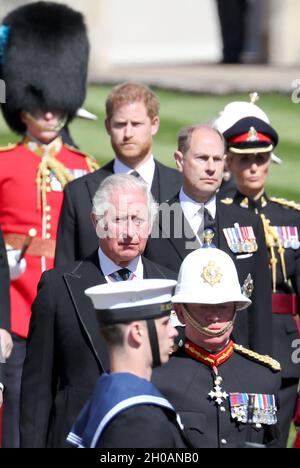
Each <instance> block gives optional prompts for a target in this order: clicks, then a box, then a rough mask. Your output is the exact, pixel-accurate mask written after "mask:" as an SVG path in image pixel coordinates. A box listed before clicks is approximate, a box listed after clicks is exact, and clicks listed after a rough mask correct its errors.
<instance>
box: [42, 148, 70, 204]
mask: <svg viewBox="0 0 300 468" xmlns="http://www.w3.org/2000/svg"><path fill="white" fill-rule="evenodd" d="M51 171H52V172H53V173H54V174H55V177H56V178H57V180H58V181H59V182H60V183H61V186H62V188H64V187H65V185H66V184H67V183H68V182H71V181H72V180H73V176H72V175H71V174H70V173H69V170H68V168H66V167H65V166H64V165H63V164H62V163H60V162H59V161H57V159H55V157H48V158H47V157H45V158H43V159H42V161H41V162H40V164H39V167H38V171H37V175H36V184H37V199H38V209H40V208H41V206H42V207H43V208H44V207H45V206H46V194H47V177H49V176H50V172H51Z"/></svg>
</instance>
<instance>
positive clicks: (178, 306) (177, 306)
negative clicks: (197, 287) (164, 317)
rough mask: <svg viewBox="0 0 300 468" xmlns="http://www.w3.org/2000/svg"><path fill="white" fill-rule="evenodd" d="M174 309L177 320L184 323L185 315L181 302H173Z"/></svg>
mask: <svg viewBox="0 0 300 468" xmlns="http://www.w3.org/2000/svg"><path fill="white" fill-rule="evenodd" d="M174 309H175V312H176V315H177V317H178V320H179V322H181V323H183V324H185V315H184V312H183V307H182V305H181V304H174Z"/></svg>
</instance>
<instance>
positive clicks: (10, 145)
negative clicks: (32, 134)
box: [0, 143, 17, 152]
mask: <svg viewBox="0 0 300 468" xmlns="http://www.w3.org/2000/svg"><path fill="white" fill-rule="evenodd" d="M16 147H17V143H8V145H5V146H0V151H1V152H3V151H11V150H13V149H15V148H16Z"/></svg>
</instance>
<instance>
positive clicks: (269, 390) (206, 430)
mask: <svg viewBox="0 0 300 468" xmlns="http://www.w3.org/2000/svg"><path fill="white" fill-rule="evenodd" d="M242 290H243V292H244V294H243V293H242V292H241V287H240V284H239V281H238V276H237V271H236V268H235V266H234V263H233V261H232V260H231V258H230V257H229V256H228V255H227V254H226V253H225V252H223V251H221V250H218V249H216V248H202V249H198V250H196V251H194V252H192V253H191V254H189V255H188V256H187V257H186V258H185V260H184V261H183V263H182V266H181V269H180V272H179V278H178V284H177V287H176V291H175V295H174V296H173V298H172V302H173V303H174V305H175V310H176V312H177V315H178V317H179V319H180V320H181V322H183V323H184V324H185V335H186V339H185V342H183V343H182V346H181V347H180V348H178V350H177V351H176V352H175V353H174V354H173V355H172V357H171V359H170V361H169V362H168V363H167V364H166V366H164V368H162V369H156V370H155V371H154V374H153V382H154V384H155V385H156V386H157V387H158V388H159V389H160V391H161V392H162V393H163V394H164V395H165V396H166V398H168V399H169V401H171V403H172V404H173V405H175V407H176V408H177V409H178V412H179V414H180V416H181V418H182V422H183V424H184V426H185V429H186V431H187V435H188V437H189V439H190V441H191V443H192V445H193V447H197V448H200V447H209V448H225V447H232V448H233V447H242V446H244V445H245V444H246V443H248V444H249V443H250V446H252V445H251V444H276V443H277V434H276V432H277V431H276V421H277V418H276V412H277V407H276V406H277V403H276V392H277V390H278V389H279V385H280V374H279V372H278V371H279V370H280V366H279V364H278V363H277V362H276V361H274V360H273V359H272V358H270V357H269V356H263V355H259V354H258V353H256V352H254V351H250V350H248V349H246V348H244V347H243V346H240V345H238V344H235V343H234V342H233V340H232V336H231V335H232V332H233V330H234V321H235V316H236V314H243V309H245V308H247V307H248V306H249V304H250V303H251V301H250V300H249V299H248V297H246V295H249V294H250V292H251V283H249V284H248V285H244V286H243V288H242ZM247 426H248V430H244V429H245V428H246V427H247Z"/></svg>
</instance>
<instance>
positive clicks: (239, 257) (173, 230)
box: [144, 196, 272, 355]
mask: <svg viewBox="0 0 300 468" xmlns="http://www.w3.org/2000/svg"><path fill="white" fill-rule="evenodd" d="M170 207H171V208H172V209H174V221H173V218H172V217H171V222H170V223H169V224H166V225H165V223H164V220H166V219H167V216H168V213H167V212H168V210H169V209H170ZM175 207H176V208H175ZM175 209H176V211H175ZM157 222H158V225H155V226H154V228H153V231H152V235H151V237H150V238H149V241H148V242H147V246H146V250H145V253H144V255H145V257H147V258H149V260H151V261H154V262H159V263H160V264H161V265H164V266H165V267H167V268H169V269H171V270H173V271H175V272H177V273H178V271H179V268H180V266H181V263H182V261H183V260H184V258H185V257H186V256H187V255H188V254H189V253H190V252H192V251H193V250H195V249H197V248H199V242H198V241H197V240H196V238H195V235H194V233H193V232H192V228H191V227H190V225H189V223H188V221H187V220H186V218H185V216H184V214H183V211H182V209H181V207H180V204H179V196H177V197H175V198H173V199H171V200H170V201H169V202H168V203H166V204H165V205H164V207H161V211H160V216H159V219H158V220H157ZM236 223H239V225H240V227H242V228H243V227H250V228H251V229H252V230H253V233H254V235H255V239H256V240H255V242H256V244H257V249H256V248H255V249H252V250H251V249H250V250H251V251H250V252H248V253H247V252H246V251H240V250H239V248H240V247H241V246H242V244H243V240H242V239H240V241H238V239H236V241H237V243H238V242H240V245H239V248H237V245H235V243H234V240H233V237H232V236H236V235H237V236H241V235H242V234H241V233H238V232H237V231H235V229H236V228H235V225H236ZM205 227H208V226H205ZM166 228H167V229H166ZM214 230H215V235H214V239H213V243H214V245H215V246H216V247H217V248H219V249H220V250H223V251H224V252H226V253H227V254H229V255H230V257H231V258H232V259H233V261H234V263H235V265H236V268H237V271H238V276H239V281H240V284H241V285H243V284H244V282H245V280H246V278H247V277H248V275H249V274H250V275H251V278H252V280H253V286H254V288H253V292H252V295H251V301H252V305H251V306H250V308H249V309H248V310H247V311H242V312H241V313H240V314H239V315H238V317H237V319H236V322H235V328H234V337H235V340H236V341H238V342H239V343H241V344H243V345H244V346H249V347H250V348H251V349H254V350H255V351H257V352H260V353H263V354H270V355H271V354H272V335H271V334H270V329H271V326H272V313H271V288H270V285H269V283H268V281H267V282H266V278H268V277H269V269H268V257H267V251H266V245H265V240H264V232H263V226H262V223H261V222H260V220H259V219H258V218H257V216H255V215H254V214H252V213H247V212H245V211H244V210H243V209H242V208H241V207H238V206H234V205H233V206H232V205H231V206H230V205H228V204H227V202H226V200H225V201H224V200H223V199H222V200H219V199H218V197H217V200H216V218H215V228H214ZM238 230H239V228H238ZM167 231H168V232H167ZM178 233H180V235H178ZM181 233H182V234H181ZM157 234H158V235H157ZM225 234H226V235H225ZM230 237H232V242H231V241H230V239H229V238H230ZM243 248H244V246H242V250H243ZM264 283H266V284H265V285H264V287H263V288H261V284H264Z"/></svg>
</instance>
